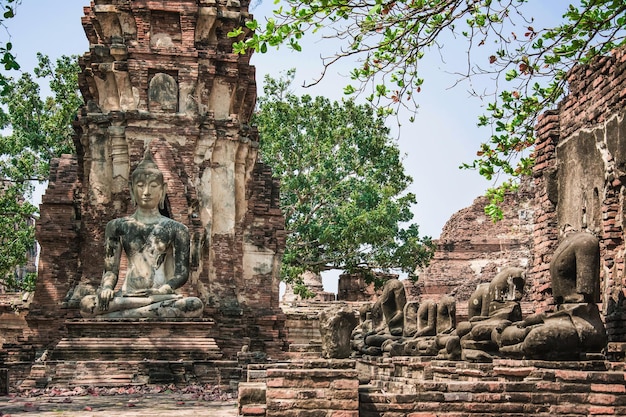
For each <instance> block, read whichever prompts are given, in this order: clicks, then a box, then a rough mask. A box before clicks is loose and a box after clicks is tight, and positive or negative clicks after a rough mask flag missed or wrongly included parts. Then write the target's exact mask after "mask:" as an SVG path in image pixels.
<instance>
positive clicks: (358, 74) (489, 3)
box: [230, 0, 626, 218]
mask: <svg viewBox="0 0 626 417" xmlns="http://www.w3.org/2000/svg"><path fill="white" fill-rule="evenodd" d="M537 1H540V0H535V1H533V0H373V1H364V0H350V1H346V0H284V1H282V2H280V3H279V4H280V7H279V8H278V9H277V10H275V11H274V15H273V16H272V17H271V18H269V19H268V20H267V22H265V24H264V25H261V24H260V23H259V22H257V21H249V22H246V24H245V26H246V28H239V29H237V30H234V31H233V32H231V33H230V36H232V37H240V41H239V42H237V43H236V44H235V47H234V49H235V51H236V52H239V53H245V52H247V51H248V50H250V49H253V50H255V51H258V52H266V51H267V50H268V48H269V47H277V46H279V45H282V44H287V45H288V46H289V47H290V48H292V49H294V50H300V49H301V44H300V42H301V39H302V37H303V36H304V35H305V34H307V33H319V34H321V35H320V36H321V37H323V38H326V39H330V40H332V42H333V44H331V45H330V46H327V47H326V48H322V50H331V51H332V50H334V51H336V52H335V53H330V54H328V56H327V57H326V58H323V64H324V73H326V70H327V69H328V67H330V66H332V65H333V64H335V63H336V62H337V61H339V60H343V59H345V58H352V59H354V62H356V64H355V67H354V69H353V71H352V73H351V76H352V80H353V83H354V84H353V85H347V86H346V87H345V92H346V93H356V92H366V91H367V92H368V93H366V94H367V99H368V100H370V101H371V102H372V103H375V104H376V105H378V106H380V107H379V109H380V110H381V111H383V112H386V113H389V111H390V109H397V108H398V107H401V106H407V107H410V108H411V109H412V110H415V109H416V108H417V107H416V106H415V104H416V97H417V94H416V93H417V92H419V91H420V89H421V86H422V84H423V83H424V79H423V78H422V76H421V73H420V61H421V59H422V58H423V57H424V55H425V54H427V53H432V52H435V53H442V54H443V53H445V49H446V48H445V46H443V43H444V40H445V41H447V42H448V44H449V43H450V42H456V43H457V44H458V43H459V42H462V41H464V42H465V43H464V45H465V48H466V51H467V67H466V68H463V69H460V70H459V69H457V70H453V71H452V72H457V73H459V75H460V77H462V78H465V77H467V78H471V77H476V76H478V75H481V74H482V75H488V76H489V77H490V78H492V79H493V81H492V83H493V89H492V90H491V91H488V92H486V93H483V92H481V93H479V94H478V95H480V96H481V98H483V99H486V100H487V101H488V102H489V105H488V107H487V113H486V114H485V115H483V116H481V117H480V119H479V121H478V124H479V126H488V127H490V128H491V133H490V134H488V138H487V139H486V140H485V142H484V143H483V144H482V145H481V146H480V149H479V150H478V152H477V158H476V160H474V161H473V162H472V163H467V164H464V165H463V166H462V167H463V168H471V169H476V170H478V172H479V173H480V174H481V175H482V176H484V177H485V178H487V179H489V180H491V179H493V178H495V176H497V175H498V174H500V173H504V174H507V175H509V176H511V177H512V178H513V179H515V177H518V176H520V175H524V174H528V173H530V169H531V168H532V165H533V160H532V157H531V156H530V153H529V150H531V149H532V146H533V145H534V141H535V137H534V126H535V123H536V118H537V116H538V115H539V114H540V113H541V112H543V111H544V110H545V109H547V108H550V107H552V106H554V104H555V103H557V102H558V101H559V100H560V99H561V97H562V95H563V92H564V90H565V87H566V86H565V83H566V77H565V75H566V73H567V72H568V71H569V70H570V69H571V68H572V67H573V66H574V65H575V64H577V63H587V62H589V60H590V59H592V58H593V57H595V56H597V55H600V54H608V53H610V52H611V51H612V50H613V49H615V48H617V47H620V46H623V45H624V44H625V43H626V31H625V30H624V29H625V25H626V2H624V1H623V0H580V1H578V2H573V3H572V4H571V5H569V7H568V8H567V10H566V11H564V14H563V16H562V22H561V24H559V25H556V26H555V27H551V28H545V29H540V28H535V27H534V26H533V18H532V16H530V15H529V12H528V5H529V4H531V3H536V2H537ZM247 30H252V31H254V33H253V34H252V35H251V36H249V37H246V35H245V32H247ZM337 45H338V46H337ZM329 48H330V49H329ZM485 49H488V51H485ZM322 76H323V74H322ZM514 183H515V181H512V182H508V183H506V184H505V186H504V187H503V188H502V189H500V190H497V191H496V190H491V192H490V193H489V195H490V196H491V197H492V201H493V202H494V203H497V201H498V200H499V199H500V198H501V197H502V195H503V190H504V189H506V188H510V187H511V186H512V185H514ZM487 211H488V213H490V214H492V216H493V217H496V218H497V217H499V216H500V215H501V212H500V211H499V210H498V209H497V205H491V206H490V207H488V209H487Z"/></svg>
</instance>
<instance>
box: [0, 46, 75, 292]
mask: <svg viewBox="0 0 626 417" xmlns="http://www.w3.org/2000/svg"><path fill="white" fill-rule="evenodd" d="M37 58H38V65H37V67H36V68H35V69H34V71H33V72H34V76H33V75H31V74H30V73H26V72H25V73H22V75H21V76H20V77H19V78H17V79H13V78H10V77H7V78H5V87H4V92H3V94H1V95H0V104H1V107H0V129H2V134H1V135H0V155H1V156H0V180H2V190H1V193H0V213H1V214H2V220H1V221H0V259H1V261H0V277H5V283H6V284H7V285H8V286H9V287H12V288H19V286H20V283H19V282H16V281H15V277H14V276H13V272H14V270H15V267H16V266H18V265H22V264H24V262H26V254H27V252H28V250H29V249H30V248H32V247H33V245H34V226H33V224H32V222H30V221H29V219H31V218H32V217H33V216H35V215H36V213H37V208H36V207H34V206H33V205H31V204H30V203H28V202H27V201H26V200H27V198H28V197H29V196H30V195H31V193H32V188H33V182H34V181H45V180H47V178H48V174H49V165H50V160H51V159H52V158H55V157H58V156H60V155H61V154H62V153H74V145H73V141H72V135H73V130H72V120H73V119H74V117H75V115H76V111H77V110H78V107H79V106H80V105H81V104H82V98H81V97H80V95H79V93H78V73H79V71H80V68H79V66H78V63H77V60H76V57H68V56H62V57H61V58H59V59H57V61H56V63H53V62H51V61H50V59H49V58H48V57H47V56H44V55H41V54H38V55H37ZM43 81H47V82H48V84H49V87H50V90H51V92H52V95H53V96H51V97H46V98H41V93H40V85H39V82H43ZM12 280H13V281H12ZM28 285H31V286H32V285H33V282H32V281H29V284H28ZM25 289H28V288H25Z"/></svg>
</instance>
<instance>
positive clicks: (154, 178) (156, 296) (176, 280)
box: [80, 150, 204, 318]
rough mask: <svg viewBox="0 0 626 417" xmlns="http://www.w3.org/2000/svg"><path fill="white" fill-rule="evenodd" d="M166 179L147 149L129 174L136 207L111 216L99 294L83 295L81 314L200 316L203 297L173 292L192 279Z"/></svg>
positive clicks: (183, 231)
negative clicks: (169, 209)
mask: <svg viewBox="0 0 626 417" xmlns="http://www.w3.org/2000/svg"><path fill="white" fill-rule="evenodd" d="M166 192H167V184H166V183H165V181H164V178H163V173H162V172H161V171H160V170H159V168H158V167H157V165H156V163H155V162H154V160H153V159H152V155H151V154H150V151H149V150H146V154H145V156H144V159H143V160H142V161H141V162H140V163H139V165H138V166H137V168H136V169H135V170H134V171H133V174H132V176H131V189H130V193H131V198H132V200H133V202H134V203H135V204H136V207H137V209H136V211H135V212H134V213H133V214H132V215H130V216H128V217H123V218H118V219H114V220H111V221H110V222H109V223H108V224H107V226H106V230H105V260H104V273H103V276H102V282H101V284H100V287H99V288H98V290H97V292H96V294H95V295H87V296H85V297H83V298H82V299H81V302H80V310H81V315H82V316H83V317H103V318H176V317H200V316H202V310H203V308H204V305H203V303H202V301H201V300H200V299H199V298H196V297H183V296H182V295H181V294H177V293H176V292H175V291H176V290H177V289H178V288H180V287H181V286H182V285H183V284H185V283H186V282H187V279H188V278H189V251H190V247H189V231H188V230H187V227H186V226H185V225H183V224H182V223H179V222H177V221H175V220H172V219H170V218H169V217H166V216H163V215H162V214H161V213H160V211H159V207H163V204H164V201H165V195H166ZM122 251H124V253H125V254H126V258H127V269H126V275H125V277H124V282H123V285H122V287H121V289H119V290H118V291H115V288H116V286H117V283H118V279H119V273H120V260H121V255H122Z"/></svg>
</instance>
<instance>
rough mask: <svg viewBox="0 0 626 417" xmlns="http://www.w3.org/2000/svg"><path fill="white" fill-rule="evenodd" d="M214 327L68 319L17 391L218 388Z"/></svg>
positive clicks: (171, 321) (195, 322) (219, 354)
mask: <svg viewBox="0 0 626 417" xmlns="http://www.w3.org/2000/svg"><path fill="white" fill-rule="evenodd" d="M214 324H215V323H214V322H213V320H210V319H195V320H193V321H192V320H189V319H159V320H155V319H141V320H137V319H134V320H128V319H108V320H105V319H102V318H98V319H77V320H68V321H66V323H65V325H66V327H67V331H68V335H67V337H64V338H63V339H61V341H59V343H58V344H57V345H56V346H55V347H54V348H53V349H52V350H50V351H49V352H46V353H44V355H43V356H42V357H41V358H40V359H39V360H38V361H37V362H36V363H35V365H34V366H33V367H32V369H31V373H30V376H29V377H28V378H26V379H25V380H24V382H23V383H22V384H21V386H20V389H22V390H25V389H30V388H43V387H45V386H112V387H113V386H126V385H145V384H169V383H175V384H176V383H212V384H215V383H219V380H220V379H221V376H219V375H216V372H218V373H219V372H221V370H218V369H217V368H216V365H215V361H220V363H222V362H225V361H222V360H221V358H222V352H221V350H220V348H219V347H218V345H217V344H216V342H215V339H214V338H213V337H210V334H211V329H212V327H213V326H214ZM222 365H223V364H222ZM226 365H227V364H226ZM232 367H233V368H236V367H237V362H236V361H234V364H233V366H232ZM226 368H228V366H226ZM226 380H228V378H226Z"/></svg>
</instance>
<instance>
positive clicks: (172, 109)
mask: <svg viewBox="0 0 626 417" xmlns="http://www.w3.org/2000/svg"><path fill="white" fill-rule="evenodd" d="M148 79H149V80H150V81H149V83H148V109H149V110H150V111H155V112H158V111H161V112H166V113H176V112H177V111H178V73H177V72H176V71H157V70H150V71H149V74H148Z"/></svg>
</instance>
